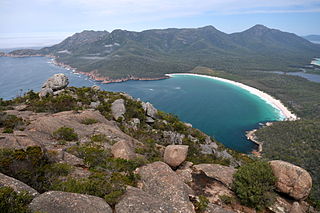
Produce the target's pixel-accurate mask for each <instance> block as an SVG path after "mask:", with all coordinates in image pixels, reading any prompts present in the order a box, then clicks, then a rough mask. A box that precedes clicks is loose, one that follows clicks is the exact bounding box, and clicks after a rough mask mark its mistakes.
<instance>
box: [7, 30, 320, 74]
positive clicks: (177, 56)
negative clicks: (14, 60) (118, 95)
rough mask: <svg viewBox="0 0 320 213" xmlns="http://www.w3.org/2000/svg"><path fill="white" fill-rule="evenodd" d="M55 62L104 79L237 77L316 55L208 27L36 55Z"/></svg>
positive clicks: (65, 46) (261, 33) (91, 38)
mask: <svg viewBox="0 0 320 213" xmlns="http://www.w3.org/2000/svg"><path fill="white" fill-rule="evenodd" d="M23 53H27V54H28V53H29V54H51V55H54V56H56V57H57V61H58V62H60V63H64V64H67V65H70V66H72V67H75V68H77V69H78V70H79V71H84V72H91V71H95V74H97V75H100V76H104V77H108V78H110V79H121V78H129V77H135V78H158V77H163V76H164V74H165V73H172V72H187V71H190V70H192V69H193V68H194V67H196V66H206V67H210V68H215V69H219V70H227V71H231V72H240V71H244V70H279V69H282V70H288V69H293V68H296V67H301V66H303V65H306V64H308V63H309V62H310V61H311V59H312V58H313V57H316V56H320V46H319V45H317V44H313V43H311V42H309V41H307V40H305V39H303V38H301V37H299V36H297V35H295V34H292V33H286V32H281V31H279V30H274V29H269V28H267V27H265V26H262V25H256V26H254V27H252V28H250V29H248V30H246V31H243V32H240V33H233V34H226V33H223V32H221V31H219V30H217V29H215V28H214V27H212V26H206V27H201V28H189V29H175V28H170V29H163V30H146V31H142V32H132V31H126V30H114V31H112V32H111V33H108V32H106V31H97V32H95V31H83V32H81V33H77V34H75V35H73V36H71V37H69V38H67V39H65V40H64V41H62V42H61V43H60V44H57V45H54V46H52V47H47V48H43V49H41V50H39V51H30V50H28V51H27V52H26V51H22V52H21V51H14V52H12V54H23Z"/></svg>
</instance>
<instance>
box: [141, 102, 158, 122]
mask: <svg viewBox="0 0 320 213" xmlns="http://www.w3.org/2000/svg"><path fill="white" fill-rule="evenodd" d="M141 105H142V108H143V110H144V111H145V112H146V114H147V116H149V117H151V118H157V114H158V110H157V109H156V108H154V106H153V105H152V104H151V103H149V102H147V103H144V102H142V103H141Z"/></svg>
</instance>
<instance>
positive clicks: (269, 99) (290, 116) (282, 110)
mask: <svg viewBox="0 0 320 213" xmlns="http://www.w3.org/2000/svg"><path fill="white" fill-rule="evenodd" d="M174 75H191V76H198V77H204V78H210V79H214V80H218V81H222V82H226V83H229V84H232V85H235V86H238V87H240V88H242V89H244V90H247V91H248V92H250V93H251V94H253V95H256V96H258V97H259V98H261V99H262V100H264V101H266V102H267V103H268V104H270V105H271V106H272V107H274V108H276V109H278V110H279V112H280V113H281V115H282V116H283V117H284V119H283V120H286V121H295V120H298V119H299V118H298V117H297V116H296V115H295V114H293V113H292V112H291V111H290V110H288V109H287V107H285V106H284V105H283V104H282V103H281V101H280V100H277V99H275V98H274V97H272V96H271V95H269V94H267V93H265V92H263V91H261V90H258V89H256V88H254V87H250V86H248V85H245V84H243V83H240V82H236V81H232V80H228V79H224V78H219V77H214V76H208V75H201V74H195V73H170V74H166V76H169V77H173V76H174Z"/></svg>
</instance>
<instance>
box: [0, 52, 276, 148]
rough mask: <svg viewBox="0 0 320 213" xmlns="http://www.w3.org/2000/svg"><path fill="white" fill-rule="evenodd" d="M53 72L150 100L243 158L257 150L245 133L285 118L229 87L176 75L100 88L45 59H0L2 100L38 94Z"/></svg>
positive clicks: (255, 98) (83, 83)
mask: <svg viewBox="0 0 320 213" xmlns="http://www.w3.org/2000/svg"><path fill="white" fill-rule="evenodd" d="M54 73H65V74H66V75H67V76H68V77H69V81H70V85H71V86H77V87H81V86H92V85H94V84H96V85H99V86H100V87H101V88H102V89H104V90H108V91H115V92H126V93H128V94H130V95H131V96H133V97H135V98H140V99H141V100H143V101H149V102H151V103H152V104H153V105H154V106H155V107H156V108H158V109H160V110H163V111H165V112H169V113H172V114H175V115H177V116H178V117H179V118H180V119H181V120H182V121H184V122H188V123H191V124H192V125H193V127H195V128H198V129H200V130H202V131H203V132H205V133H207V134H208V135H210V136H212V137H214V138H215V139H217V140H218V141H220V142H221V143H223V144H224V145H225V146H227V147H229V148H231V149H235V150H238V151H240V152H244V153H247V152H250V151H251V150H252V149H254V148H256V145H255V144H253V143H252V142H250V141H248V140H247V139H246V137H245V131H247V130H252V129H254V128H257V127H258V126H259V123H263V122H267V121H276V120H281V119H282V116H281V115H280V113H279V110H277V109H275V108H274V107H273V106H271V105H270V104H268V103H266V101H264V100H262V99H261V98H259V97H258V96H256V95H253V94H251V93H250V92H248V91H246V90H244V89H242V88H239V87H237V86H235V85H232V84H229V83H226V82H221V81H218V80H214V79H209V78H204V77H199V76H189V75H178V76H174V77H173V78H169V79H164V80H157V81H127V82H122V83H111V84H101V83H99V82H94V81H92V80H90V79H88V78H87V77H86V76H83V75H76V74H73V73H72V72H71V71H69V70H66V69H64V68H61V67H57V66H55V65H53V64H51V63H50V59H48V58H44V57H25V58H8V57H0V74H1V78H0V97H1V98H5V99H9V98H12V97H15V96H16V95H19V93H23V92H26V91H27V90H29V89H33V90H35V91H39V90H40V88H41V85H42V84H43V82H44V81H45V80H46V79H47V78H48V77H50V76H52V75H53V74H54Z"/></svg>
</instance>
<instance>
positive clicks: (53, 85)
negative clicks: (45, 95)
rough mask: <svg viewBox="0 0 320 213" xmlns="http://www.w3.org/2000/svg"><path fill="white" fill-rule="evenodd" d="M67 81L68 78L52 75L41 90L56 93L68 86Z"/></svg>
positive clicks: (62, 75) (63, 75)
mask: <svg viewBox="0 0 320 213" xmlns="http://www.w3.org/2000/svg"><path fill="white" fill-rule="evenodd" d="M68 84H69V80H68V77H67V76H66V75H65V74H63V73H59V74H54V75H53V76H52V77H50V78H49V79H48V80H47V81H46V82H45V83H44V84H43V86H42V88H49V89H52V91H57V90H61V89H64V88H66V87H67V86H68Z"/></svg>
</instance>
